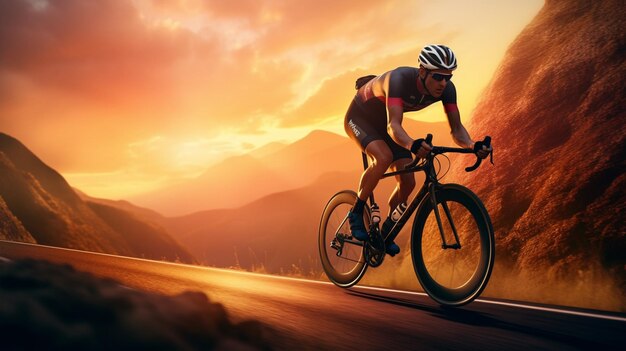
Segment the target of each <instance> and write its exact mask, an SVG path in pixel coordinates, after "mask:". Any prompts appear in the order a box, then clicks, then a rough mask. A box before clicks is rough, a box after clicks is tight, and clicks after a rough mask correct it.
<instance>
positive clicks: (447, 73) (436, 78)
mask: <svg viewBox="0 0 626 351" xmlns="http://www.w3.org/2000/svg"><path fill="white" fill-rule="evenodd" d="M420 76H422V77H424V76H425V77H426V81H425V82H424V83H425V84H426V88H428V91H429V92H430V93H431V94H432V95H433V97H440V96H441V94H443V90H444V89H445V88H446V85H447V84H448V81H449V80H450V79H451V78H452V71H451V70H449V69H436V70H432V71H429V70H426V69H424V68H420Z"/></svg>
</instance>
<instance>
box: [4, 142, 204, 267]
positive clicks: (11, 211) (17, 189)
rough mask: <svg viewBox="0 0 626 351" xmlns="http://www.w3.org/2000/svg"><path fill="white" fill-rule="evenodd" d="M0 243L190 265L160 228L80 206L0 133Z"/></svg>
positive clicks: (52, 174) (51, 173)
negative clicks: (36, 244) (27, 243)
mask: <svg viewBox="0 0 626 351" xmlns="http://www.w3.org/2000/svg"><path fill="white" fill-rule="evenodd" d="M0 238H3V239H9V240H16V241H25V242H36V243H38V244H43V245H51V246H59V247H67V248H73V249H79V250H89V251H96V252H106V253H112V254H120V255H128V256H136V257H145V258H154V259H168V260H180V261H183V262H189V263H192V262H195V260H194V258H193V257H192V256H191V255H190V254H189V253H188V252H187V250H185V249H184V248H182V247H181V246H180V245H179V244H177V243H176V242H175V241H174V240H173V239H172V238H171V237H169V235H168V234H166V233H165V231H164V230H163V229H162V228H158V227H155V226H154V225H152V224H149V223H145V221H142V220H140V219H138V218H137V217H136V216H134V215H132V214H131V213H128V212H125V211H122V210H118V209H115V208H113V207H111V206H107V205H103V204H96V203H89V202H85V201H83V200H82V199H81V198H80V197H79V196H78V195H77V194H76V193H75V192H74V191H73V189H72V188H71V187H70V186H69V184H68V183H67V182H66V181H65V179H63V177H62V176H61V175H60V174H59V173H57V172H56V171H55V170H53V169H52V168H50V167H48V166H47V165H46V164H45V163H43V162H42V161H41V160H40V159H39V158H37V157H36V156H35V155H34V154H32V153H31V152H30V151H29V150H28V149H27V148H26V147H25V146H24V145H22V144H21V143H20V142H19V141H18V140H16V139H14V138H12V137H10V136H8V135H6V134H1V133H0Z"/></svg>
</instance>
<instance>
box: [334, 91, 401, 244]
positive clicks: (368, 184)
mask: <svg viewBox="0 0 626 351" xmlns="http://www.w3.org/2000/svg"><path fill="white" fill-rule="evenodd" d="M381 118H382V121H383V123H382V124H381V123H379V122H381ZM385 119H386V115H384V114H383V115H382V116H379V115H378V114H367V113H366V112H365V111H364V110H363V109H362V108H361V107H359V106H357V104H356V102H355V101H353V102H352V104H351V105H350V108H349V109H348V112H347V114H346V118H345V121H344V128H345V130H346V133H347V134H348V136H349V137H350V138H351V139H353V140H354V141H355V142H356V143H357V144H358V145H359V147H360V149H361V151H362V152H364V153H365V154H366V155H367V157H368V158H369V160H370V162H369V165H368V167H367V168H366V169H365V170H364V171H363V174H362V175H361V180H360V182H359V188H358V192H357V195H358V197H357V202H356V203H355V205H354V207H353V209H352V211H351V213H350V215H349V221H350V228H351V232H352V236H354V237H355V238H357V239H358V240H365V239H367V232H366V230H365V227H364V225H363V220H362V214H363V207H364V205H365V202H366V201H367V198H369V196H370V195H371V194H372V192H373V191H374V188H375V187H376V185H378V182H379V181H380V179H381V178H382V176H383V174H384V173H385V171H386V170H387V169H388V168H389V165H391V163H392V161H393V153H392V152H391V149H390V148H389V146H388V145H387V143H386V142H385V141H384V140H383V137H382V134H381V133H384V132H385V131H384V129H385V123H384V120H385ZM381 128H382V129H383V131H382V132H381Z"/></svg>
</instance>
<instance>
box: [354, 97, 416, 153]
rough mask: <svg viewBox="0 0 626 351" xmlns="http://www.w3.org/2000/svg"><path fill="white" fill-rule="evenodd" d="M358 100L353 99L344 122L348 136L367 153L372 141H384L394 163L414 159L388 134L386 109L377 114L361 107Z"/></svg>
mask: <svg viewBox="0 0 626 351" xmlns="http://www.w3.org/2000/svg"><path fill="white" fill-rule="evenodd" d="M357 99H358V98H355V99H353V100H352V103H351V104H350V107H349V108H348V112H347V113H346V118H345V120H344V128H345V130H346V134H348V136H349V137H350V138H351V139H353V140H354V141H356V143H357V144H359V146H360V147H361V151H363V152H365V148H366V147H367V145H368V144H369V143H371V142H372V141H374V140H382V141H384V142H385V144H387V146H389V149H391V152H392V153H393V160H394V161H397V160H399V159H402V158H412V157H413V155H412V154H411V151H409V150H407V149H405V148H403V147H402V146H400V145H398V144H396V142H395V141H393V139H391V136H390V135H389V133H387V111H386V109H384V110H381V111H376V112H371V111H368V110H366V109H365V108H364V107H363V106H361V103H359V102H357V101H356V100H357Z"/></svg>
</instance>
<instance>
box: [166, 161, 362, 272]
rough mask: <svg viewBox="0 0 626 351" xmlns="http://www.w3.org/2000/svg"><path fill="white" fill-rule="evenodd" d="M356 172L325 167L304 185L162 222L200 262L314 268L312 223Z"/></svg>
mask: <svg viewBox="0 0 626 351" xmlns="http://www.w3.org/2000/svg"><path fill="white" fill-rule="evenodd" d="M359 176H360V172H358V171H353V172H346V173H328V174H326V175H324V176H322V177H320V178H319V179H318V180H316V181H315V182H313V183H312V184H310V185H309V186H306V187H302V188H299V189H294V190H288V191H284V192H279V193H274V194H272V195H268V196H265V197H263V198H261V199H259V200H257V201H254V202H252V203H250V204H248V205H245V206H242V207H240V208H237V209H225V210H224V209H222V210H209V211H202V212H198V213H194V214H192V215H187V216H183V217H177V218H167V219H166V220H165V222H164V223H163V225H164V226H165V227H166V228H167V229H168V231H169V232H170V233H172V235H174V236H175V237H176V238H177V239H178V240H179V241H180V242H181V243H183V244H184V245H185V246H186V247H188V248H189V249H190V250H191V252H192V253H193V254H194V255H195V256H196V257H197V258H198V259H199V260H200V262H202V263H204V264H208V265H213V266H218V267H241V268H245V269H249V270H262V271H264V272H269V273H294V272H296V271H298V272H300V271H302V272H310V271H312V270H317V271H318V272H319V267H318V265H319V263H318V253H317V229H318V225H319V218H320V216H321V213H322V210H323V209H324V206H325V205H326V202H327V201H328V199H329V198H330V197H331V196H332V195H333V194H334V193H336V192H337V191H339V190H342V189H350V188H354V187H355V184H357V182H358V179H359Z"/></svg>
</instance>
